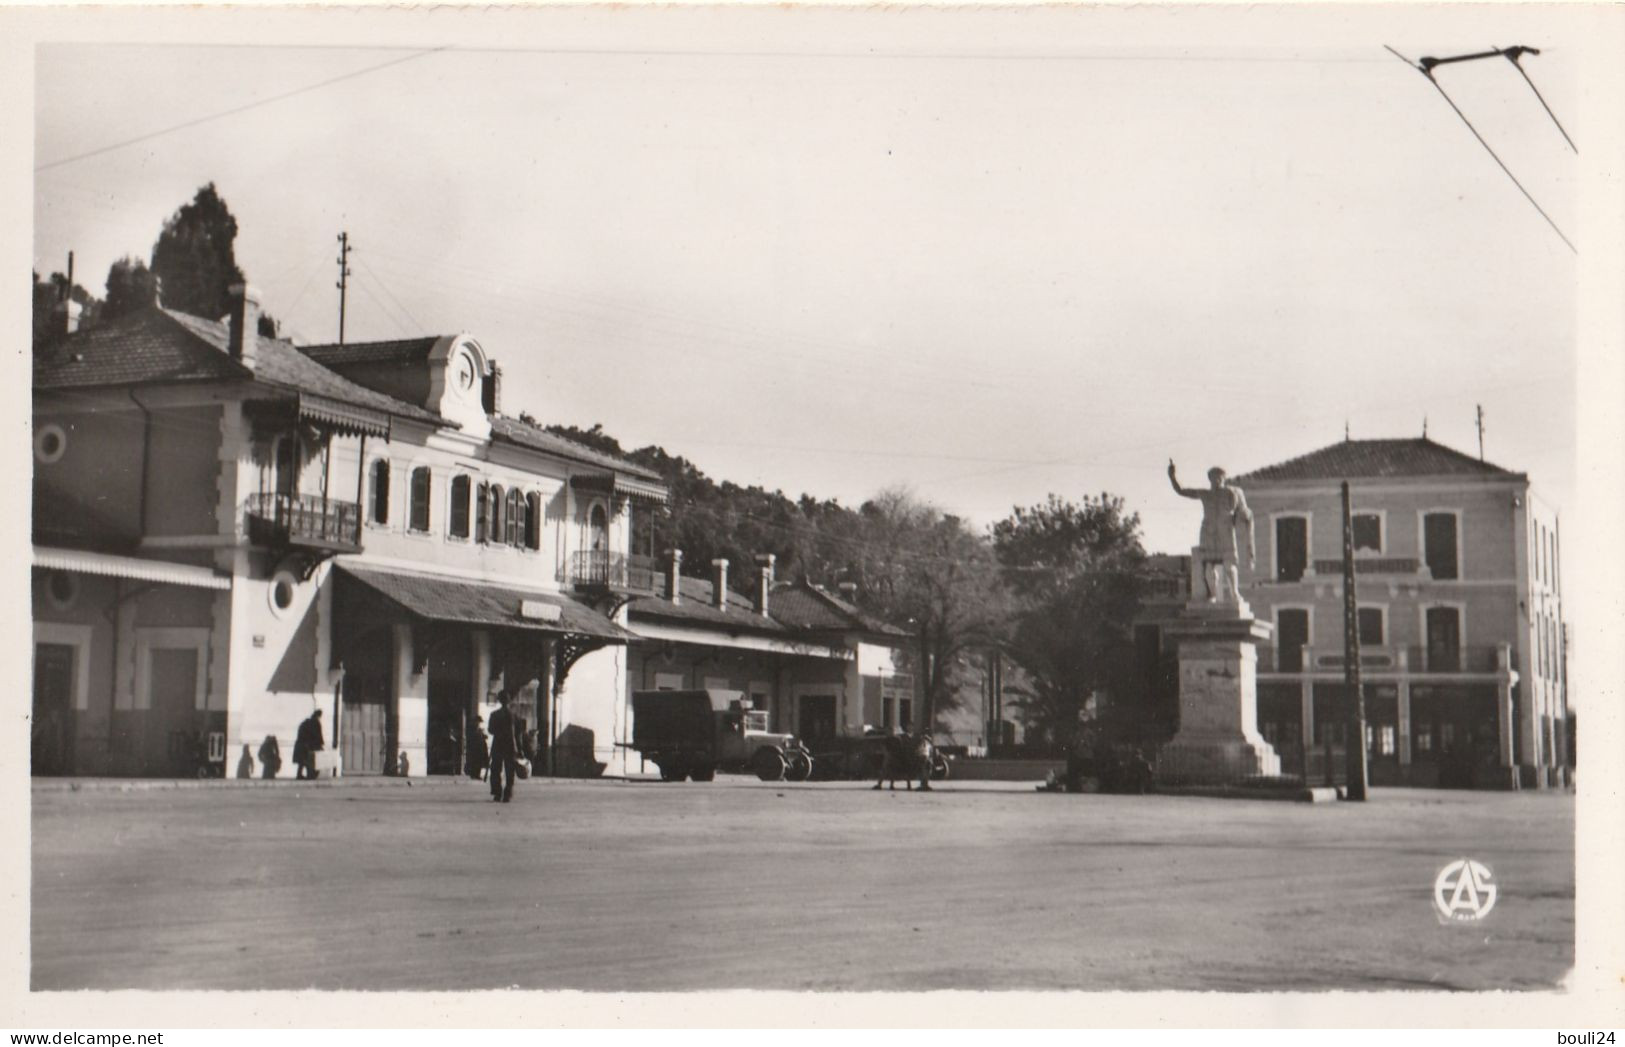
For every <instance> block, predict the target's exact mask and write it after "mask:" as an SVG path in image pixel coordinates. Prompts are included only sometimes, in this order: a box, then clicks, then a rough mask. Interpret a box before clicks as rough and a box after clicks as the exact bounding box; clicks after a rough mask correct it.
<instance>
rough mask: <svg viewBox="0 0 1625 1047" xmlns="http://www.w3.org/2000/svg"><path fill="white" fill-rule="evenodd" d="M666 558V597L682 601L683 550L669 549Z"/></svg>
mask: <svg viewBox="0 0 1625 1047" xmlns="http://www.w3.org/2000/svg"><path fill="white" fill-rule="evenodd" d="M666 559H667V561H668V563H667V567H666V599H668V600H670V601H671V602H672V603H682V602H683V587H682V577H683V550H681V549H667V550H666Z"/></svg>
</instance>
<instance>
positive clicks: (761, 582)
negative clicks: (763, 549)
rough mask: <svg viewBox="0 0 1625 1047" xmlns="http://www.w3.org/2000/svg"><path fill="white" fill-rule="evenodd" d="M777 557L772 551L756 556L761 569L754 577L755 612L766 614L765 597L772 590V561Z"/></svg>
mask: <svg viewBox="0 0 1625 1047" xmlns="http://www.w3.org/2000/svg"><path fill="white" fill-rule="evenodd" d="M775 559H777V557H775V556H774V555H773V554H772V553H763V554H762V555H760V556H758V557H757V558H756V563H757V564H758V565H760V567H761V571H760V572H759V573H758V574H757V577H756V613H757V614H759V615H763V616H764V617H765V616H766V615H767V597H768V594H769V593H771V592H772V591H773V561H774V560H775Z"/></svg>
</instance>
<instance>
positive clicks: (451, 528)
mask: <svg viewBox="0 0 1625 1047" xmlns="http://www.w3.org/2000/svg"><path fill="white" fill-rule="evenodd" d="M468 486H469V480H468V477H467V476H454V477H452V479H451V518H450V519H449V520H448V521H447V523H446V531H447V533H448V534H450V535H451V536H452V537H453V538H467V537H468Z"/></svg>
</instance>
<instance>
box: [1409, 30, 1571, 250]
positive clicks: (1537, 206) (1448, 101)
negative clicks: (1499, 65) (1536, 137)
mask: <svg viewBox="0 0 1625 1047" xmlns="http://www.w3.org/2000/svg"><path fill="white" fill-rule="evenodd" d="M1382 46H1383V47H1385V48H1387V49H1388V51H1389V52H1390V53H1391V54H1393V55H1394V57H1396V58H1398V59H1399V60H1400V61H1402V62H1404V63H1405V64H1406V65H1408V66H1410V67H1411V68H1413V69H1415V70H1416V71H1417V72H1419V73H1421V74H1422V75H1423V76H1425V77H1427V81H1428V83H1430V84H1432V85H1433V87H1434V89H1435V90H1436V91H1438V92H1439V97H1441V98H1443V99H1444V100H1445V103H1446V104H1447V105H1449V106H1450V108H1451V110H1452V111H1454V112H1455V114H1456V115H1457V116H1458V117H1460V118H1461V122H1462V123H1464V124H1466V125H1467V130H1469V131H1471V132H1472V133H1473V137H1474V138H1476V139H1478V144H1479V145H1481V146H1483V147H1484V150H1485V152H1487V153H1489V154H1490V158H1491V159H1493V160H1494V161H1495V163H1496V166H1498V167H1500V168H1501V170H1502V171H1503V172H1505V174H1506V176H1507V177H1508V178H1510V179H1512V184H1513V185H1515V186H1517V187H1518V192H1520V193H1522V194H1523V198H1524V199H1525V200H1528V201H1529V206H1531V207H1533V208H1534V209H1535V210H1536V211H1537V212H1539V213H1540V216H1541V217H1542V218H1544V219H1546V224H1547V225H1549V226H1551V227H1552V232H1554V233H1556V234H1557V238H1558V239H1559V240H1562V241H1563V243H1564V244H1566V245H1567V246H1568V249H1569V250H1570V251H1573V252H1574V253H1575V254H1579V253H1580V250H1579V248H1577V247H1575V246H1574V242H1573V241H1571V240H1570V239H1569V238H1568V237H1567V236H1564V235H1563V230H1561V229H1559V228H1558V226H1557V223H1556V222H1554V221H1552V216H1551V215H1549V214H1547V213H1546V209H1545V208H1543V207H1541V206H1540V204H1539V203H1538V202H1537V201H1536V200H1535V198H1534V196H1533V195H1532V194H1531V193H1530V192H1529V190H1528V189H1525V188H1524V185H1523V183H1522V182H1520V181H1518V176H1517V175H1515V174H1513V173H1512V169H1511V168H1509V167H1508V166H1507V165H1506V163H1505V162H1504V161H1503V160H1502V159H1501V157H1500V155H1499V154H1497V153H1496V151H1495V150H1494V148H1492V147H1491V146H1490V143H1489V142H1487V141H1485V140H1484V136H1483V135H1481V134H1479V133H1478V128H1477V127H1474V126H1473V122H1472V121H1471V120H1469V119H1467V114H1466V113H1464V112H1462V111H1461V107H1460V106H1458V105H1457V104H1456V102H1455V99H1453V98H1451V97H1450V93H1449V92H1448V91H1446V90H1445V89H1444V85H1443V84H1441V83H1439V81H1438V79H1437V78H1436V77H1434V75H1433V71H1432V70H1431V69H1429V68H1427V67H1426V66H1424V65H1422V64H1421V63H1420V62H1412V61H1411V60H1410V59H1409V58H1406V57H1405V56H1404V55H1402V54H1400V53H1399V52H1398V51H1395V50H1394V49H1393V48H1392V47H1388V45H1387V44H1383V45H1382ZM1424 61H1426V59H1424ZM1514 64H1516V63H1514ZM1525 79H1528V78H1527V77H1525ZM1529 86H1530V87H1533V86H1534V84H1533V83H1531V84H1530V85H1529ZM1535 93H1536V94H1537V95H1538V94H1539V93H1540V92H1539V91H1536V92H1535ZM1553 119H1554V120H1555V119H1556V117H1553ZM1564 137H1567V135H1566V134H1565V135H1564ZM1571 144H1572V143H1571Z"/></svg>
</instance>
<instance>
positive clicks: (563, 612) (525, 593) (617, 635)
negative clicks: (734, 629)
mask: <svg viewBox="0 0 1625 1047" xmlns="http://www.w3.org/2000/svg"><path fill="white" fill-rule="evenodd" d="M334 570H335V571H337V572H338V574H339V575H341V576H342V577H344V578H346V579H349V580H351V581H354V582H357V583H359V584H360V585H362V586H364V587H365V588H366V589H368V590H370V592H371V593H372V594H374V595H376V596H381V597H383V598H384V599H385V600H387V601H389V602H390V603H392V604H394V605H396V606H398V607H400V608H401V609H403V610H405V611H407V612H409V613H411V614H413V615H416V616H417V617H419V618H423V619H426V620H428V621H432V622H450V623H456V624H460V625H471V626H485V627H490V628H505V629H526V630H531V631H534V632H542V633H554V634H558V635H565V636H580V637H591V638H593V639H596V640H601V641H605V642H609V643H626V642H628V641H630V640H636V639H637V638H638V637H637V635H636V634H634V633H630V632H628V631H627V630H625V629H622V628H621V627H620V626H618V625H616V624H615V623H614V622H612V621H610V620H609V619H608V618H606V617H604V615H602V614H600V613H599V612H597V611H595V610H593V609H592V608H591V607H588V606H587V605H586V604H583V603H579V602H578V601H575V600H572V599H570V598H569V597H568V596H562V595H560V594H558V593H543V592H537V591H534V590H527V589H510V588H508V587H506V586H495V585H488V584H485V583H482V582H468V581H461V580H457V579H451V578H434V577H430V576H428V575H421V574H406V573H403V572H399V571H385V570H381V569H379V568H376V567H358V566H351V565H349V564H338V565H335V568H334Z"/></svg>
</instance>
